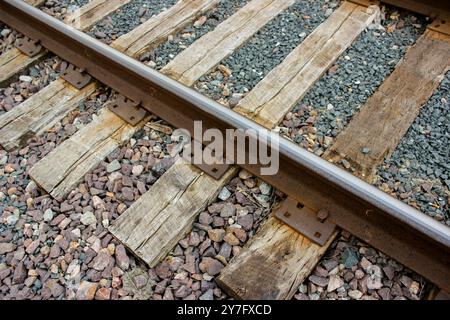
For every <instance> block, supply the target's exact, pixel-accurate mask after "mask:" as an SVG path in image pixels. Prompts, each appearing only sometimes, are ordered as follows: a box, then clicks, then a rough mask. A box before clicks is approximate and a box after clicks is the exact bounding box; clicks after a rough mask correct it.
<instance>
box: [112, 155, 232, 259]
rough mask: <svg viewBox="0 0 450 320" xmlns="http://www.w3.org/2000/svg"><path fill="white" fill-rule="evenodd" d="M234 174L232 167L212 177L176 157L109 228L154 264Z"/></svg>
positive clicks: (118, 237) (125, 243)
mask: <svg viewBox="0 0 450 320" xmlns="http://www.w3.org/2000/svg"><path fill="white" fill-rule="evenodd" d="M236 173H237V170H236V168H234V169H232V170H229V171H228V172H227V173H226V174H225V175H224V176H223V177H222V178H221V179H220V180H215V179H211V178H210V177H209V176H208V175H206V174H205V173H203V172H201V171H200V170H199V169H196V168H194V167H192V166H191V165H190V164H189V163H187V162H186V161H185V160H183V159H179V160H178V161H177V162H176V163H175V164H174V165H173V166H172V167H171V168H170V169H169V170H168V171H167V172H166V173H165V174H164V175H163V176H162V177H161V178H160V179H159V180H158V181H157V182H156V183H155V184H154V185H153V186H152V188H151V190H150V191H148V192H146V193H145V194H144V195H143V196H142V197H141V198H139V199H138V200H137V201H136V202H135V203H134V204H133V205H132V206H131V207H130V208H129V209H128V210H127V211H126V212H125V213H123V214H122V215H121V216H120V217H119V218H118V219H117V220H116V221H115V222H114V225H113V226H111V227H110V228H109V231H110V232H111V233H112V234H113V235H114V237H116V238H117V239H118V240H119V241H120V242H122V243H123V244H124V245H125V246H126V247H127V248H129V249H130V250H131V251H132V252H133V253H134V254H135V255H136V256H137V257H138V258H140V259H142V260H143V261H145V262H146V263H147V264H148V265H149V266H150V267H154V266H155V265H156V264H157V263H158V262H159V261H160V260H161V259H163V258H164V257H165V256H166V255H167V253H168V252H169V251H170V250H172V249H173V248H174V246H175V245H176V244H177V242H178V241H179V240H180V237H182V236H183V235H184V234H186V233H187V232H189V231H190V230H191V228H192V223H193V222H194V220H195V219H196V217H197V216H198V215H199V214H200V212H201V211H202V210H204V208H205V207H206V206H207V205H208V204H209V203H210V202H211V201H213V200H214V199H215V198H216V197H217V194H218V192H219V190H220V186H222V185H224V184H225V183H227V182H228V181H229V180H230V179H231V178H232V177H233V176H234V175H235V174H236ZM155 191H158V192H155Z"/></svg>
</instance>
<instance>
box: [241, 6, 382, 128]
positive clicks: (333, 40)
mask: <svg viewBox="0 0 450 320" xmlns="http://www.w3.org/2000/svg"><path fill="white" fill-rule="evenodd" d="M377 14H379V9H378V7H376V6H371V7H369V8H366V7H363V6H359V5H355V4H352V3H349V2H344V3H343V4H342V5H341V6H340V7H339V8H338V9H337V10H336V11H335V12H333V14H332V15H331V16H330V17H329V18H328V19H327V20H326V21H325V22H324V23H322V24H321V25H320V26H319V27H317V28H316V30H314V31H313V32H312V33H311V34H310V35H309V36H308V37H307V38H306V39H305V41H303V42H302V43H301V44H300V45H299V46H298V47H297V48H296V49H295V50H294V51H293V52H292V53H291V54H290V55H289V56H288V57H286V59H285V60H284V61H283V63H282V64H280V65H279V66H278V67H277V68H275V69H273V70H272V71H271V72H270V73H269V74H268V75H267V76H266V77H265V78H264V79H263V80H262V81H261V82H260V83H259V84H258V85H257V86H256V87H255V88H254V89H253V90H252V91H251V92H250V93H249V94H248V95H247V96H246V97H245V98H244V99H242V100H241V101H240V103H239V104H238V106H236V108H235V109H234V110H235V111H237V112H239V113H242V114H245V115H246V116H247V117H248V118H250V119H253V120H254V121H256V122H258V123H259V124H262V125H264V126H266V127H274V126H276V125H277V124H278V122H279V121H280V120H282V119H283V117H284V115H285V114H286V113H287V112H288V111H289V110H290V109H291V108H292V107H293V106H294V105H295V104H296V103H297V102H298V101H299V100H301V99H302V98H303V97H304V95H305V94H306V93H307V92H308V90H309V89H310V88H311V87H312V86H313V85H314V83H315V82H316V81H317V80H319V79H320V77H321V76H322V75H323V74H324V73H325V72H326V71H327V70H328V69H329V68H330V67H331V66H332V64H333V63H334V62H335V61H336V59H337V58H338V57H339V56H340V55H341V54H342V53H343V52H344V51H345V50H346V49H347V48H348V47H349V46H350V45H351V44H352V43H353V41H354V40H355V39H356V38H357V37H358V35H359V34H360V33H361V32H362V31H363V30H364V29H365V28H366V27H367V26H368V25H369V24H370V23H372V21H373V19H374V18H375V16H376V15H377Z"/></svg>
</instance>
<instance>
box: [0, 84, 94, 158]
mask: <svg viewBox="0 0 450 320" xmlns="http://www.w3.org/2000/svg"><path fill="white" fill-rule="evenodd" d="M94 91H95V84H90V85H88V86H87V87H85V88H84V89H82V90H81V91H78V90H76V89H75V88H74V87H72V86H70V85H69V84H68V83H66V82H65V81H64V80H62V79H58V80H57V81H56V82H55V85H53V86H47V87H46V88H44V89H43V90H41V91H39V92H38V93H36V98H35V99H33V100H26V101H25V102H24V103H22V104H20V105H19V106H17V107H16V108H14V109H12V110H11V111H10V112H7V113H6V114H5V116H4V117H0V144H1V145H2V146H3V147H4V148H5V149H6V150H12V149H15V148H18V147H19V146H20V145H23V144H24V143H26V140H27V139H28V137H30V136H33V135H35V134H41V133H43V132H44V131H45V130H46V129H47V128H49V127H52V126H53V125H55V124H56V123H57V122H58V121H60V120H61V119H62V118H63V117H64V116H65V115H66V114H67V110H68V109H70V110H73V109H75V108H76V107H77V106H78V104H79V103H80V102H81V101H82V100H84V99H85V98H86V97H88V96H89V95H90V94H92V93H93V92H94Z"/></svg>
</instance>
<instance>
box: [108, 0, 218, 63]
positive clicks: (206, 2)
mask: <svg viewBox="0 0 450 320" xmlns="http://www.w3.org/2000/svg"><path fill="white" fill-rule="evenodd" d="M219 2H220V0H196V1H192V0H180V1H178V2H177V3H176V4H175V5H174V6H172V7H171V8H170V9H168V10H166V11H163V12H162V13H160V14H159V15H157V16H156V17H154V18H152V19H150V20H148V21H147V22H144V23H143V24H141V25H140V26H138V27H137V28H136V29H134V30H133V32H130V33H128V34H126V35H124V36H122V37H120V38H119V39H117V40H116V41H115V42H114V43H113V44H112V47H114V48H116V49H118V50H120V51H122V52H124V53H126V54H128V55H131V56H139V55H140V54H142V53H144V52H145V51H148V50H149V49H150V47H156V46H157V45H158V44H160V43H161V42H162V41H164V40H165V39H166V38H167V37H168V36H169V35H171V34H173V33H176V32H177V31H178V30H180V29H182V28H183V27H184V26H186V25H187V24H189V23H190V22H192V21H193V20H195V18H197V17H198V16H200V15H202V14H203V13H205V12H206V11H208V10H211V9H212V8H213V7H215V6H216V5H217V4H218V3H219ZM145 39H154V40H153V41H150V42H149V41H148V40H147V41H146V40H145ZM155 39H156V40H157V41H156V40H155Z"/></svg>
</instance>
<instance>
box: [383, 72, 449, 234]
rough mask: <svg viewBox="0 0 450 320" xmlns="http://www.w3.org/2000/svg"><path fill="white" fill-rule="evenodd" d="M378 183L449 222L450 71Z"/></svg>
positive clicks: (386, 162)
mask: <svg viewBox="0 0 450 320" xmlns="http://www.w3.org/2000/svg"><path fill="white" fill-rule="evenodd" d="M376 185H377V186H378V187H380V188H381V189H382V190H384V191H386V192H388V193H391V194H393V195H394V196H396V197H398V198H400V199H402V200H403V201H405V202H406V203H408V204H410V205H412V206H415V207H417V208H418V209H420V210H421V211H422V212H425V213H427V214H429V215H430V216H432V217H434V218H435V219H436V220H438V221H442V223H445V224H447V225H449V226H450V73H447V75H446V77H445V78H444V80H443V81H442V83H441V85H440V87H439V88H438V90H437V91H436V92H435V93H434V94H433V96H432V97H431V99H430V100H429V101H428V103H427V104H426V105H425V106H424V107H422V109H421V110H420V114H419V116H418V117H417V118H416V120H415V121H414V123H413V125H412V126H411V127H410V128H409V130H408V132H407V134H406V135H405V137H404V138H403V140H402V141H401V143H400V144H399V145H398V146H397V149H396V150H395V152H394V153H393V154H392V156H391V157H390V158H389V159H386V160H385V162H384V164H383V165H382V166H380V168H379V170H378V181H377V183H376Z"/></svg>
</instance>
